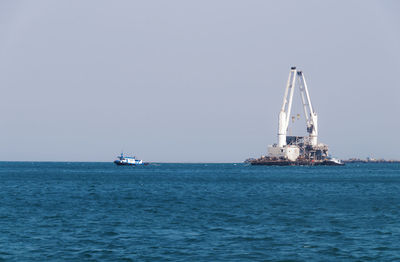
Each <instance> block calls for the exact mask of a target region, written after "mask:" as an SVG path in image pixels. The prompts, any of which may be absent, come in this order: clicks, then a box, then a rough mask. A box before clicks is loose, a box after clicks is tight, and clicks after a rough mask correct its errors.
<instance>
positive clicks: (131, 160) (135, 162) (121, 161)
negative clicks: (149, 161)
mask: <svg viewBox="0 0 400 262" xmlns="http://www.w3.org/2000/svg"><path fill="white" fill-rule="evenodd" d="M114 163H115V164H116V165H118V166H140V165H145V164H146V163H144V162H143V161H142V160H139V159H136V157H135V156H134V157H129V156H124V153H121V155H120V156H118V157H117V160H115V161H114Z"/></svg>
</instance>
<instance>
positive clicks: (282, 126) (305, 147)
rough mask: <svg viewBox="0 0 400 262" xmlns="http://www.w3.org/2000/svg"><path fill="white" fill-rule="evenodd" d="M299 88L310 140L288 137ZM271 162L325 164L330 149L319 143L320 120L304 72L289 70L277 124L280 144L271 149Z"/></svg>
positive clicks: (295, 69) (304, 137)
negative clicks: (294, 97)
mask: <svg viewBox="0 0 400 262" xmlns="http://www.w3.org/2000/svg"><path fill="white" fill-rule="evenodd" d="M296 87H298V89H299V91H300V95H301V101H302V105H303V110H304V116H305V119H306V130H307V133H308V136H288V135H287V133H288V126H289V120H290V114H291V110H292V103H293V94H294V90H295V89H296ZM268 153H269V157H270V158H276V159H287V160H289V161H296V160H298V159H303V160H308V161H311V160H323V159H324V158H326V157H327V156H328V146H326V145H324V144H321V143H318V116H317V113H316V112H315V110H314V108H313V106H312V103H311V99H310V93H309V92H308V87H307V83H306V80H305V77H304V74H303V72H302V71H300V70H297V68H296V67H292V68H291V69H290V73H289V78H288V80H287V84H286V89H285V93H284V96H283V102H282V107H281V110H280V112H279V121H278V143H277V144H274V145H272V146H269V147H268Z"/></svg>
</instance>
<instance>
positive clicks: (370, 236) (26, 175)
mask: <svg viewBox="0 0 400 262" xmlns="http://www.w3.org/2000/svg"><path fill="white" fill-rule="evenodd" d="M399 260H400V165H398V164H359V165H357V164H348V165H347V166H345V167H265V166H247V165H244V164H152V165H150V166H146V167H129V166H115V165H113V164H112V163H40V162H33V163H30V162H29V163H28V162H19V163H18V162H1V163H0V261H399Z"/></svg>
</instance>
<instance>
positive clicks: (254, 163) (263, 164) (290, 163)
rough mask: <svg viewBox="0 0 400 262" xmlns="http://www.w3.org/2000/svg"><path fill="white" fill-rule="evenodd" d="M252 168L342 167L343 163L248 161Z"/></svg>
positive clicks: (328, 161)
mask: <svg viewBox="0 0 400 262" xmlns="http://www.w3.org/2000/svg"><path fill="white" fill-rule="evenodd" d="M250 164H251V165H253V166H344V163H338V162H335V161H330V160H319V161H307V160H297V161H290V160H272V159H255V160H252V161H250Z"/></svg>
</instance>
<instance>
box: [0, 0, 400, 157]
mask: <svg viewBox="0 0 400 262" xmlns="http://www.w3.org/2000/svg"><path fill="white" fill-rule="evenodd" d="M399 12H400V2H399V1H395V0H392V1H361V0H360V1H256V0H251V1H244V0H243V1H233V0H225V1H222V0H219V1H207V0H206V1H185V0H181V1H173V0H172V1H161V0H160V1H97V0H96V1H69V0H68V1H67V0H65V1H64V0H60V1H52V0H49V1H41V0H39V1H15V0H10V1H1V2H0V40H1V41H0V90H1V94H0V108H1V111H0V119H1V129H0V130H1V131H0V134H1V136H0V160H4V161H5V160H28V161H30V160H32V161H36V160H37V161H43V160H50V161H112V160H113V159H114V157H115V156H116V155H117V154H119V153H120V151H121V150H122V149H123V150H124V152H127V153H131V154H136V155H137V156H138V157H140V158H141V159H143V160H145V161H162V162H241V161H243V160H244V159H246V158H248V157H258V156H260V155H261V154H265V152H266V150H267V145H269V144H273V143H275V142H276V141H277V135H276V133H277V123H278V113H279V110H280V106H281V102H282V97H283V92H284V88H285V84H286V81H287V77H288V74H289V69H290V67H291V66H292V65H296V66H297V67H298V68H300V69H302V70H303V72H304V74H305V76H306V80H307V82H308V86H309V90H310V95H311V99H312V102H313V105H314V107H315V109H316V111H317V113H318V116H319V132H320V136H319V140H320V141H321V142H323V143H326V144H328V145H329V146H330V152H331V153H332V154H333V155H335V156H337V157H341V158H348V157H353V156H354V157H367V156H372V157H384V158H400V150H399V148H400V139H398V134H399V130H400V121H399V118H400V101H399V99H400V84H399V83H400V82H399V77H400V49H399V47H400V16H399ZM295 99H296V101H297V100H299V96H298V93H297V94H295ZM296 110H297V109H296ZM299 112H300V111H299ZM294 113H297V111H295V112H294ZM297 124H298V123H297ZM300 125H301V128H300V129H299V130H300V131H299V133H296V134H298V135H301V134H304V133H305V124H303V122H301V124H300ZM296 130H297V129H296ZM293 132H294V129H293Z"/></svg>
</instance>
